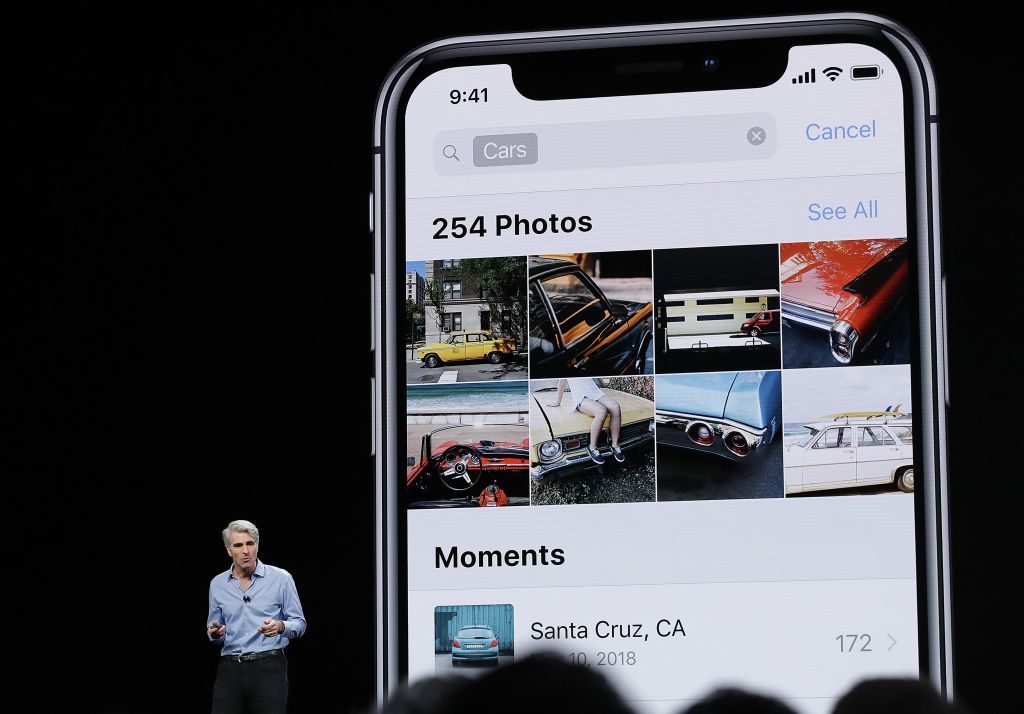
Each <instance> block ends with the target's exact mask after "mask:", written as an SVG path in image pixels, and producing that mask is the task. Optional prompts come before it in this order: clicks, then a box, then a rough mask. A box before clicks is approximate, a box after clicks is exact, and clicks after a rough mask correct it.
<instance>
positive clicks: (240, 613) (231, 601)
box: [206, 559, 306, 656]
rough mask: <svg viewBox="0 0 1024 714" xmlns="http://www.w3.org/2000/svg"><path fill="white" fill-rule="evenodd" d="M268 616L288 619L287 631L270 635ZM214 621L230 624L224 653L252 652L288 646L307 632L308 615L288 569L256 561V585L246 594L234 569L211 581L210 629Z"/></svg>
mask: <svg viewBox="0 0 1024 714" xmlns="http://www.w3.org/2000/svg"><path fill="white" fill-rule="evenodd" d="M266 619H271V620H281V621H283V622H284V633H282V634H280V635H274V636H273V637H266V636H264V635H263V634H262V633H261V632H260V629H259V628H260V626H261V625H262V624H263V621H264V620H266ZM214 621H217V622H218V623H220V624H221V625H226V627H227V629H226V630H225V632H224V636H223V637H221V638H220V639H216V640H214V638H212V637H211V638H210V639H211V640H213V641H214V642H223V643H224V646H223V647H222V648H221V651H220V653H221V655H222V656H223V655H238V654H249V653H250V652H264V651H266V650H276V649H281V648H282V647H286V646H287V645H288V640H290V639H292V638H294V637H301V636H302V633H304V632H305V631H306V618H305V617H303V615H302V603H300V602H299V593H298V591H296V589H295V581H294V580H293V579H292V576H291V574H290V573H289V572H288V571H287V570H282V569H281V568H275V567H274V566H273V565H266V564H264V563H262V562H260V560H259V559H257V560H256V569H255V570H254V571H253V573H252V584H251V585H249V589H248V590H246V591H245V592H244V593H243V592H242V584H241V583H240V582H239V580H238V578H236V577H235V576H234V574H233V573H232V572H231V568H228V569H227V572H225V573H221V574H220V575H218V576H217V577H215V578H214V579H213V580H211V581H210V614H209V615H208V616H207V618H206V626H207V628H209V626H210V625H212V624H213V622H214Z"/></svg>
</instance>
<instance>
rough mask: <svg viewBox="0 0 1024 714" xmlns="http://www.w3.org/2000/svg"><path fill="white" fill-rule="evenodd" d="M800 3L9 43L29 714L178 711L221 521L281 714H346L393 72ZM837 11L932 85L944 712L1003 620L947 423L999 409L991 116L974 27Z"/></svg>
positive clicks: (117, 16)
mask: <svg viewBox="0 0 1024 714" xmlns="http://www.w3.org/2000/svg"><path fill="white" fill-rule="evenodd" d="M827 9H851V8H849V7H848V6H844V7H838V8H837V7H834V6H833V7H829V6H826V5H821V4H818V5H811V4H806V5H802V6H801V5H794V4H779V3H759V4H756V5H754V4H735V3H732V4H729V5H711V4H707V5H701V6H700V7H699V8H698V7H696V6H695V5H693V4H688V5H682V4H680V5H674V4H670V3H665V2H657V3H653V2H646V3H645V2H633V3H630V4H628V5H625V4H617V3H596V2H591V3H568V2H562V3H557V2H556V3H539V2H522V3H516V4H510V5H507V6H504V7H498V6H496V5H495V6H492V7H490V8H483V7H479V6H478V5H477V4H470V3H430V4H429V6H427V5H426V4H425V5H424V6H423V7H421V8H419V9H417V10H415V11H413V12H411V13H410V12H409V11H407V10H401V9H399V8H397V7H394V6H387V5H385V4H383V3H379V4H376V5H374V6H368V7H364V8H359V9H358V12H357V11H355V10H352V11H346V10H336V11H329V12H328V11H323V12H317V13H309V14H306V13H299V12H284V11H281V12H278V13H275V14H265V15H264V14H256V13H255V12H254V11H252V10H250V9H246V10H238V11H237V12H236V13H232V12H228V11H219V12H210V11H209V10H203V11H202V12H201V13H190V12H187V11H185V10H179V9H177V8H175V9H167V10H166V11H157V10H152V9H150V10H147V11H145V12H140V11H138V10H128V11H124V10H118V11H114V10H97V9H93V8H90V9H89V10H88V11H87V12H86V11H81V10H80V11H75V12H73V13H72V14H67V13H66V12H61V13H57V12H56V11H54V12H52V13H51V14H48V15H39V16H35V17H31V18H26V19H24V20H22V21H17V22H12V23H11V25H10V27H9V30H10V31H11V32H12V33H13V34H14V35H16V36H17V38H18V40H20V41H18V42H16V44H15V45H14V49H15V51H14V53H13V58H12V61H11V62H10V63H9V64H8V70H9V72H10V74H11V75H12V78H11V83H10V84H9V86H8V90H9V91H10V92H11V94H10V95H8V97H9V98H10V97H11V96H14V97H15V101H13V102H12V103H10V104H8V111H9V112H13V113H14V115H15V118H16V123H17V130H16V131H15V132H14V133H13V134H12V135H11V136H10V137H9V142H8V144H9V148H10V149H11V150H12V151H13V152H14V153H16V154H17V157H18V158H19V159H22V158H23V159H27V161H26V163H25V170H24V171H23V172H12V174H10V175H9V176H10V177H11V178H14V179H16V181H15V182H16V183H17V184H18V188H19V189H21V190H20V191H18V192H17V193H15V194H13V195H14V197H15V201H14V202H15V203H16V204H17V208H20V209H21V211H19V212H18V213H17V215H19V216H21V212H24V213H25V214H26V215H25V218H27V219H28V220H27V221H15V220H12V221H11V222H10V223H9V224H8V229H7V230H6V231H5V233H6V236H5V238H4V241H3V246H4V248H3V250H4V253H3V255H4V259H3V261H2V267H3V275H4V278H3V285H4V289H5V295H6V296H7V297H6V299H5V303H6V306H7V307H8V308H11V307H13V308H14V309H13V310H5V311H4V312H5V313H6V314H8V315H9V316H10V317H9V318H6V319H4V321H3V334H4V335H5V337H4V339H3V345H2V352H3V356H2V359H3V365H4V381H5V383H8V384H9V385H10V386H11V387H12V388H13V389H12V391H13V392H16V395H17V398H15V399H8V398H4V400H3V402H4V405H5V407H4V409H3V413H4V415H5V416H4V420H5V424H4V433H5V437H4V440H5V441H7V440H9V447H10V448H7V447H5V448H4V453H5V457H4V461H5V462H8V464H7V466H6V467H5V468H4V475H5V477H6V478H5V484H6V487H7V492H6V498H5V501H6V503H5V505H6V509H5V511H6V515H7V519H6V523H7V525H8V527H10V528H11V529H12V530H13V536H12V538H10V539H9V540H8V541H7V543H8V545H9V548H11V549H12V555H13V556H14V557H13V558H12V559H11V560H12V561H13V562H14V564H15V565H16V566H23V567H24V568H25V569H24V570H23V571H21V572H17V573H11V574H9V577H8V579H6V580H5V582H6V583H7V584H8V593H7V595H8V597H9V598H10V602H11V604H10V605H9V607H8V608H7V610H8V612H7V616H6V618H4V625H5V634H6V635H7V636H8V638H9V640H8V643H9V645H10V646H12V647H14V648H16V649H17V650H18V651H19V652H21V653H22V655H23V656H22V661H23V662H24V664H25V666H26V667H27V669H28V670H29V671H30V672H35V673H37V674H38V673H43V674H45V675H47V677H48V680H47V681H49V682H50V684H49V685H48V686H46V687H43V688H41V689H35V690H33V697H34V700H35V702H36V707H35V708H39V709H45V708H48V707H47V706H46V705H52V704H55V703H56V701H57V700H59V699H67V700H69V701H73V702H74V703H75V708H76V710H77V711H103V712H186V711H188V712H191V711H204V710H207V709H208V706H209V693H210V686H211V684H212V679H213V672H214V666H215V662H216V652H215V651H214V650H213V649H211V648H210V647H209V646H208V645H207V643H206V641H205V638H204V636H203V630H202V624H203V620H204V617H205V615H206V592H207V585H208V582H209V579H210V577H212V575H213V574H214V573H215V572H217V571H218V570H221V569H224V568H226V567H227V565H228V561H227V557H226V555H225V554H224V552H223V550H222V549H221V545H220V541H219V529H220V528H221V527H223V525H224V524H225V523H226V522H227V521H228V520H230V519H232V518H248V519H251V520H253V521H254V522H256V523H257V525H259V526H260V528H261V529H262V541H263V542H262V545H261V550H260V556H261V558H262V559H264V560H265V561H266V562H269V563H272V564H276V565H280V566H283V567H285V568H287V569H289V570H290V571H291V572H292V573H293V574H294V575H295V578H296V581H297V583H298V587H299V592H300V595H301V597H302V600H303V604H304V606H305V610H306V614H307V617H308V620H309V622H310V628H309V634H308V635H307V636H306V638H304V639H303V640H300V641H298V642H296V643H295V646H294V647H291V648H289V651H290V657H291V678H292V683H293V694H292V711H293V712H307V711H348V710H351V709H353V708H357V707H361V706H365V705H367V704H368V703H369V702H370V700H371V697H372V691H373V687H372V682H373V652H374V641H373V627H372V622H373V538H372V510H371V509H372V505H371V498H372V483H371V479H370V476H369V472H368V469H367V446H368V443H369V434H370V423H369V420H370V416H369V414H370V409H369V395H368V390H367V388H366V377H367V372H366V370H367V352H366V347H367V329H368V321H367V314H368V299H367V298H368V296H367V279H366V273H367V270H368V266H369V263H370V256H371V249H372V246H371V241H370V238H369V234H368V232H367V191H368V189H369V187H370V180H371V173H370V169H371V162H370V144H371V127H372V119H371V112H372V107H373V104H374V99H375V94H376V90H377V88H378V87H379V85H380V83H381V82H382V81H383V79H384V77H385V76H386V74H387V71H388V69H389V68H390V67H391V65H392V64H393V63H394V62H395V61H397V60H398V59H399V57H400V56H401V55H402V54H404V52H405V51H407V50H409V49H411V48H412V47H414V46H416V45H417V44H421V43H423V42H426V41H429V40H431V39H435V38H439V37H442V36H446V35H455V34H463V33H472V32H491V31H511V30H529V29H542V28H548V27H568V26H578V25H585V24H618V23H628V22H645V21H648V22H650V21H673V20H676V21H685V20H691V19H699V18H704V17H708V18H710V17H725V16H741V15H743V14H774V13H778V14H783V13H788V12H800V11H807V10H827ZM857 9H863V10H866V11H874V12H879V13H881V14H888V15H890V16H892V17H894V18H895V19H897V20H899V21H901V22H903V23H904V24H905V25H906V26H908V27H909V28H910V29H911V30H912V31H913V32H914V33H916V34H917V35H918V37H919V38H920V39H921V40H922V42H923V43H924V45H925V46H926V47H927V48H928V49H929V50H930V52H931V55H932V58H933V60H934V64H935V67H936V74H937V77H938V84H939V103H940V116H941V133H940V140H941V155H942V191H943V200H944V219H945V236H944V237H945V241H946V251H947V265H948V266H949V283H950V295H951V308H952V317H953V320H952V324H951V328H950V329H951V335H950V337H951V364H952V371H951V383H952V398H953V404H954V411H953V415H952V427H953V428H952V432H951V433H952V434H953V439H952V443H951V449H952V452H953V466H954V472H953V475H952V479H951V481H952V489H953V499H954V501H953V506H952V512H953V529H954V539H955V540H954V544H953V554H954V568H955V569H954V574H955V578H956V580H955V595H956V627H955V634H956V636H957V643H958V644H957V660H958V666H959V676H960V681H959V686H960V691H961V693H962V695H963V697H964V699H965V701H967V703H969V704H971V705H973V706H974V707H975V708H976V710H978V711H986V710H988V709H989V708H990V703H991V702H992V701H993V699H992V697H994V694H993V690H992V687H991V683H990V681H989V680H990V679H991V676H990V675H989V674H987V672H988V671H989V670H990V668H991V666H992V662H991V659H992V652H991V651H990V650H989V649H988V648H989V647H990V644H991V637H992V633H991V629H990V627H989V620H988V618H989V617H990V614H991V613H993V612H998V611H1000V609H1001V607H1002V606H1001V605H1000V601H999V596H998V592H999V591H998V588H997V587H996V583H997V582H998V580H999V578H1000V575H999V571H998V570H997V569H995V568H994V567H993V563H995V562H996V558H986V557H983V556H984V554H985V553H987V552H988V551H989V548H988V544H989V543H991V542H996V541H997V538H996V529H997V523H998V522H999V520H1000V516H1001V515H1004V514H1006V515H1008V513H1009V505H1008V500H1009V499H1007V498H1006V497H1005V496H1001V495H1000V494H999V492H1000V491H1001V489H1002V488H1003V484H1002V481H1001V480H999V479H997V478H992V476H993V475H994V472H995V471H996V470H997V469H998V468H999V467H1000V466H1001V465H1000V463H999V462H998V461H997V459H998V458H999V454H998V453H997V452H996V450H995V448H984V447H979V445H978V442H979V440H981V441H987V437H980V436H979V434H978V433H977V429H978V425H977V424H976V419H977V415H979V414H987V413H990V412H991V409H992V404H993V399H995V400H996V403H999V399H1000V398H999V397H993V396H992V394H993V393H1001V388H999V387H997V386H996V385H997V384H999V382H998V381H997V380H999V379H1000V378H999V377H998V374H999V372H1000V371H1001V370H1002V369H1004V368H1005V367H1004V365H1005V364H1006V358H1005V357H1004V356H1003V355H1002V354H1001V353H1000V352H999V351H998V350H995V349H990V346H991V345H992V344H993V339H992V338H991V337H987V336H994V335H998V334H999V331H998V328H1000V327H1001V325H999V324H998V323H1000V322H1002V321H1003V318H1004V317H1005V315H1004V314H1003V313H1001V312H999V311H996V310H991V309H982V310H978V309H977V305H978V302H979V300H985V299H987V296H990V295H991V292H992V286H993V284H995V285H999V284H1001V283H1004V282H1006V281H1007V279H1008V277H1009V271H1010V266H1009V265H1007V264H1006V261H1003V260H1000V258H999V256H998V255H997V254H996V251H995V250H994V249H993V248H991V247H990V246H992V245H995V244H998V241H999V240H1000V239H1001V238H1002V237H1003V232H1002V231H1003V230H1004V228H1003V227H1002V226H1001V222H1000V219H999V214H998V213H997V212H995V211H992V210H989V208H988V206H990V205H991V204H992V202H993V198H992V196H993V193H994V192H996V189H998V188H999V185H1000V184H1001V183H1002V181H1003V180H1005V179H1003V178H1002V177H1001V176H1000V175H999V174H993V173H991V170H990V169H991V167H989V168H986V166H987V164H988V162H989V161H990V160H991V157H994V156H1001V155H1003V154H1004V152H1006V153H1008V152H1007V150H1006V149H1004V148H1003V147H1001V146H999V145H997V141H998V140H999V139H998V134H997V133H996V132H995V131H992V130H988V129H986V127H984V126H983V125H982V121H983V120H987V119H989V118H992V117H997V116H1001V112H1002V101H1003V100H1002V95H1001V91H1002V87H1003V83H1004V82H1006V81H1011V80H1012V72H1011V71H1010V70H1009V69H1008V67H1010V65H1005V64H1003V63H1002V61H1001V60H1002V58H1003V57H1005V56H1008V53H1007V52H1006V49H1005V46H1003V45H1001V44H1000V43H999V41H998V40H997V39H996V36H995V35H994V34H993V28H994V27H995V26H997V25H999V24H1000V18H997V17H995V16H992V17H985V16H979V15H977V14H976V11H972V14H970V15H964V14H958V13H956V12H953V11H951V10H940V9H938V8H937V7H936V8H933V9H930V10H929V11H928V12H927V13H925V12H920V13H907V12H897V11H895V10H894V9H893V8H891V7H887V6H883V5H880V4H867V5H863V6H861V7H859V8H857ZM1004 53H1006V54H1004ZM22 92H23V93H24V94H23V95H22ZM22 96H24V99H22V98H21V97H22ZM1002 170H1003V171H1005V170H1006V169H1005V168H1004V169H1002ZM1006 175H1008V174H1003V176H1006ZM22 192H24V195H23V194H22ZM995 344H998V340H996V341H995ZM5 391H6V387H5ZM1003 398H1005V397H1003ZM983 426H984V428H986V429H987V428H991V427H993V426H995V425H994V424H992V423H991V422H988V423H986V424H985V425H983ZM858 527H860V526H859V524H851V528H854V529H856V528H858ZM998 555H1000V554H997V556H998ZM766 656H774V654H772V653H770V652H766Z"/></svg>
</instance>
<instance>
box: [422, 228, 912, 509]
mask: <svg viewBox="0 0 1024 714" xmlns="http://www.w3.org/2000/svg"><path fill="white" fill-rule="evenodd" d="M405 287H406V291H405V295H406V305H405V306H406V310H405V322H406V325H405V330H404V331H405V334H406V349H405V354H406V371H405V374H406V379H407V383H406V389H407V475H406V492H405V503H406V506H407V507H408V508H409V509H447V508H498V507H509V506H513V507H515V506H527V507H543V506H549V505H583V504H595V503H636V502H660V501H691V500H721V499H762V498H791V497H816V496H841V495H842V496H857V495H893V494H896V495H898V494H905V493H912V492H913V489H914V465H913V423H912V422H913V413H912V401H911V393H910V390H911V386H910V385H911V379H910V368H909V362H910V321H909V309H910V308H909V305H908V301H907V300H906V297H907V290H908V269H907V247H906V239H904V238H874V239H858V240H842V241H822V242H815V243H782V244H778V243H766V244H763V245H748V246H727V247H707V248H679V249H671V250H653V251H652V250H638V251H615V252H603V253H563V254H537V255H523V256H506V257H491V258H463V259H437V260H432V261H409V262H407V264H406V285H405Z"/></svg>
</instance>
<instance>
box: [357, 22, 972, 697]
mask: <svg viewBox="0 0 1024 714" xmlns="http://www.w3.org/2000/svg"><path fill="white" fill-rule="evenodd" d="M668 35H671V36H672V39H673V40H674V41H678V42H680V43H687V44H689V43H704V42H715V41H722V40H723V39H725V38H727V37H749V38H751V39H763V38H765V37H767V36H769V35H773V36H778V37H779V38H780V41H790V42H791V44H826V43H828V42H830V41H831V42H835V41H840V40H838V39H837V38H840V37H842V38H843V39H844V40H847V41H848V40H849V39H851V38H856V39H857V40H858V41H860V42H863V43H865V44H870V45H872V46H874V47H877V48H878V49H879V50H881V51H883V52H885V53H886V54H887V55H889V56H890V58H892V59H893V61H894V62H895V63H896V64H897V66H898V67H900V69H901V76H902V79H903V83H904V105H905V107H904V117H905V122H904V123H905V137H906V139H907V140H906V141H905V147H906V162H905V163H906V167H907V207H908V215H907V227H908V230H907V235H908V238H910V237H911V236H913V238H914V247H915V250H914V251H913V259H912V260H911V261H910V267H911V275H912V281H913V284H914V285H916V288H917V290H916V292H915V294H914V295H913V296H912V297H913V308H914V309H913V312H914V314H916V316H917V318H918V327H919V330H918V332H917V333H916V334H915V335H914V336H913V337H914V339H913V342H914V344H913V352H914V354H915V355H916V362H915V366H916V369H914V370H913V372H912V374H913V389H914V402H915V403H914V414H915V421H917V415H918V414H920V427H919V429H920V431H921V439H920V440H917V438H916V434H915V445H914V448H915V459H916V458H917V456H916V454H920V456H921V461H920V462H921V464H922V468H921V472H922V473H929V474H934V479H930V478H929V479H921V483H922V485H921V487H920V488H918V489H916V490H915V494H914V498H915V514H916V519H915V521H916V528H917V543H918V548H917V552H918V568H917V570H918V591H919V595H918V632H919V638H920V642H919V653H920V665H921V672H922V673H927V674H928V677H929V678H930V679H931V681H932V682H933V683H934V684H935V686H936V687H937V688H938V689H939V690H940V691H941V692H943V693H944V694H945V695H946V696H948V697H952V694H953V677H952V672H953V661H952V643H951V608H950V605H949V603H950V599H949V592H950V584H949V555H948V519H947V478H946V450H945V430H946V427H945V421H946V408H947V407H948V388H947V384H946V382H945V344H946V340H945V300H944V298H945V295H944V279H943V275H944V272H943V270H942V255H941V243H940V240H939V238H940V234H939V223H938V170H937V164H936V159H937V156H936V146H937V137H936V130H937V111H936V109H937V105H936V98H935V92H934V80H933V77H932V69H931V65H930V63H929V61H928V58H927V56H926V55H925V53H924V51H923V49H922V48H921V47H920V45H919V43H917V41H916V40H915V39H914V38H913V36H912V35H911V34H910V33H909V32H908V31H907V30H906V29H904V28H902V27H900V26H898V25H897V24H895V23H893V22H891V21H889V20H886V19H885V18H881V17H877V16H871V15H859V14H857V15H809V16H793V17H776V18H757V19H750V20H730V21H721V22H699V23H683V24H671V25H652V26H645V27H610V28H599V29H582V30H567V31H556V32H539V33H522V34H514V35H491V36H474V37H462V38H452V39H449V40H444V41H441V42H436V43H432V44H430V45H426V46H424V47H422V48H419V49H418V50H415V51H413V52H411V53H410V54H409V55H407V56H406V57H405V58H403V60H401V61H400V62H399V63H398V64H397V65H396V67H395V68H394V70H392V72H391V74H390V75H389V77H388V79H387V80H386V81H385V82H384V84H383V86H382V89H381V92H380V95H379V97H378V102H377V108H376V115H375V123H374V149H373V152H374V153H373V158H374V192H373V195H372V205H371V211H372V213H371V221H372V227H373V229H374V235H375V250H374V263H373V265H372V266H371V273H372V275H371V293H372V294H373V302H372V306H373V316H372V318H373V343H372V347H373V348H374V356H373V360H372V363H373V365H374V370H375V371H374V377H373V381H372V392H373V399H374V404H375V417H376V418H375V420H374V426H375V433H374V444H373V447H372V451H373V453H374V454H375V463H374V468H375V477H376V503H375V508H376V535H375V544H376V550H377V553H376V555H377V566H376V567H377V573H376V575H377V577H376V588H377V591H376V595H377V598H376V619H377V629H376V635H377V636H376V644H377V699H378V702H383V701H384V699H385V698H386V696H387V694H388V693H389V692H390V691H392V690H393V689H394V688H395V687H396V686H398V684H399V683H400V682H401V681H403V680H404V679H405V676H406V673H407V652H406V640H407V633H406V622H405V619H406V613H407V602H406V592H407V588H406V581H405V577H406V572H405V571H406V569H405V563H406V552H405V549H406V530H405V520H406V519H405V516H406V511H405V508H404V504H403V502H402V497H401V485H402V482H403V479H402V478H401V469H400V468H399V466H400V463H402V462H404V459H403V458H401V455H400V454H399V453H398V451H397V450H395V453H394V454H391V455H392V456H393V458H390V459H387V458H384V457H385V455H388V454H389V453H390V452H389V449H390V448H391V447H390V445H391V444H404V440H402V439H398V438H397V436H398V433H399V430H400V429H401V428H402V425H403V424H404V419H405V401H404V395H405V387H406V382H405V375H404V369H402V366H403V365H402V364H401V363H400V361H399V359H398V358H399V357H400V356H401V348H400V347H397V346H398V345H400V344H402V343H403V342H404V340H403V339H402V338H401V336H400V335H398V333H397V331H395V332H394V333H393V334H392V331H391V330H389V329H388V326H389V325H391V326H395V325H398V324H399V321H398V320H397V319H395V318H396V315H397V309H398V306H399V305H400V304H401V300H402V290H403V287H404V286H403V285H402V284H401V283H400V281H399V280H398V279H397V277H398V276H399V275H403V274H404V263H405V243H404V232H403V231H404V199H403V190H402V185H403V183H404V171H403V163H402V156H403V133H404V132H403V131H402V127H403V118H404V112H405V105H406V102H407V101H408V98H409V96H410V95H411V93H412V90H413V89H414V88H415V86H416V85H417V84H418V83H419V81H421V80H422V79H423V78H424V77H425V76H427V75H428V74H430V73H432V72H434V71H437V70H438V69H440V68H442V67H444V66H453V65H469V64H481V63H493V62H495V61H500V60H499V58H500V57H503V56H504V57H508V56H509V55H510V53H512V52H526V51H532V52H537V51H539V50H541V49H554V48H559V49H568V50H571V49H579V48H584V47H593V46H597V45H602V46H610V45H614V44H619V45H620V46H621V47H622V50H623V52H624V53H625V52H628V48H629V47H630V46H632V45H630V44H627V45H624V46H623V45H622V44H621V43H622V42H623V41H624V40H625V41H626V42H628V43H633V44H637V43H639V44H643V43H645V42H651V41H654V40H656V39H657V40H659V41H660V40H663V39H664V38H665V37H666V36H668ZM797 40H799V41H797ZM911 207H913V208H911ZM392 278H394V283H395V284H394V285H392V284H391V280H392ZM392 344H395V345H396V348H397V349H396V348H392V347H391V345H392ZM915 431H916V430H915Z"/></svg>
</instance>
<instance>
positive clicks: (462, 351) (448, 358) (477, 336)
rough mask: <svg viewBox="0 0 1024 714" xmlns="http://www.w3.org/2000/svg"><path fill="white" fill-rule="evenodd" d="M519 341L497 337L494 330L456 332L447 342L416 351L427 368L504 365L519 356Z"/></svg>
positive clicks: (425, 346)
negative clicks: (482, 363)
mask: <svg viewBox="0 0 1024 714" xmlns="http://www.w3.org/2000/svg"><path fill="white" fill-rule="evenodd" d="M515 351H516V343H515V340H512V339H509V338H508V337H494V336H493V335H492V334H491V331H490V330H475V331H472V332H453V333H451V335H449V337H448V339H447V340H446V341H445V342H435V343H433V344H430V345H423V346H422V347H418V348H416V358H417V359H419V360H421V361H422V362H423V364H424V365H425V366H427V367H430V368H434V367H440V366H441V365H442V364H445V363H448V362H468V361H471V360H487V361H488V362H490V363H491V364H501V363H502V362H504V361H505V360H506V359H508V358H509V357H510V356H511V355H513V354H515Z"/></svg>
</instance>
